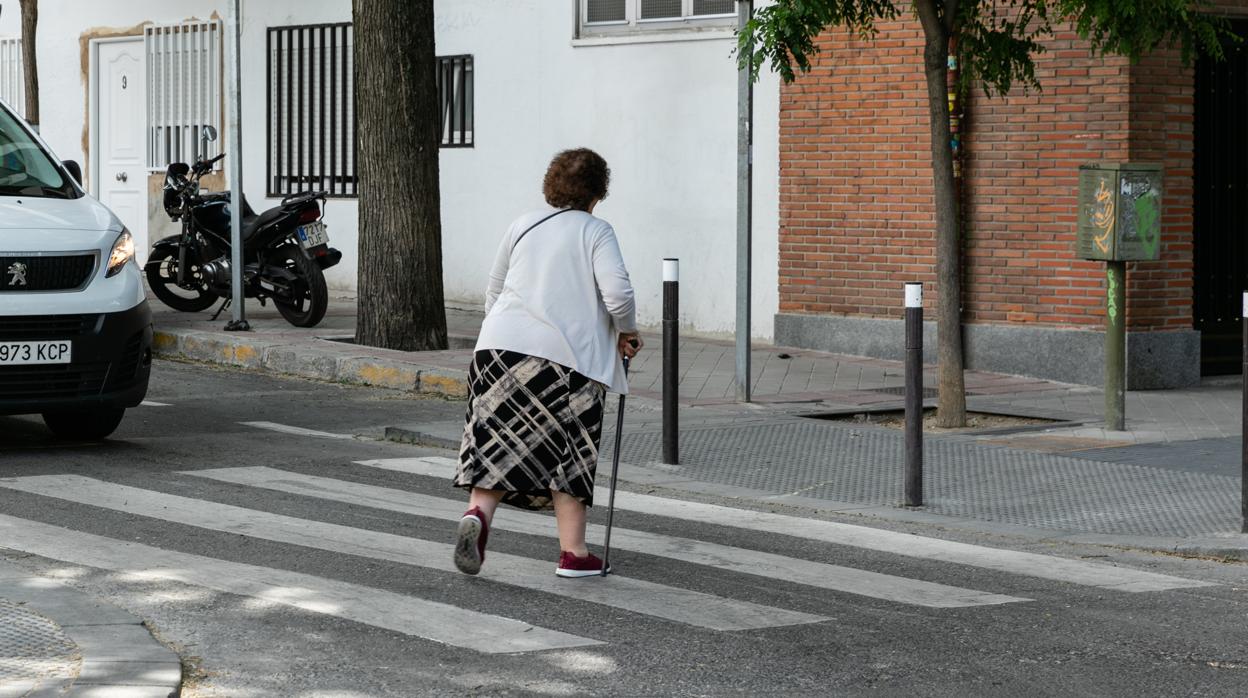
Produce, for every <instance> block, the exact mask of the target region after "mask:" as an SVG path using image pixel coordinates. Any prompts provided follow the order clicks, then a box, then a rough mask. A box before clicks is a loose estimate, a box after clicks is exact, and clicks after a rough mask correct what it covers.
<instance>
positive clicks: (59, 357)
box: [0, 340, 73, 366]
mask: <svg viewBox="0 0 1248 698" xmlns="http://www.w3.org/2000/svg"><path fill="white" fill-rule="evenodd" d="M72 349H73V343H72V342H70V341H68V340H66V341H58V342H0V366H21V365H31V364H67V363H69V361H70V355H71V351H72Z"/></svg>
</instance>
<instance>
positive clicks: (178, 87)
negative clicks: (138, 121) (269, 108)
mask: <svg viewBox="0 0 1248 698" xmlns="http://www.w3.org/2000/svg"><path fill="white" fill-rule="evenodd" d="M221 37H222V30H221V22H220V21H216V20H212V21H208V22H183V23H181V24H172V25H164V26H149V27H146V28H145V29H144V31H143V47H144V51H145V52H146V53H147V124H148V140H147V166H148V168H149V169H151V170H163V169H165V167H167V166H168V165H169V163H171V162H191V161H192V160H194V159H195V158H196V156H202V157H215V156H216V155H217V154H218V153H219V152H220V143H221V141H220V140H217V141H216V142H215V143H209V144H208V149H207V150H208V152H206V153H200V152H199V149H200V145H201V142H200V133H201V132H202V131H203V128H204V127H205V126H212V127H213V128H215V129H217V131H218V132H219V131H220V130H221V122H222V113H223V108H222V98H223V95H222V84H221V67H222V61H223V59H222V43H221Z"/></svg>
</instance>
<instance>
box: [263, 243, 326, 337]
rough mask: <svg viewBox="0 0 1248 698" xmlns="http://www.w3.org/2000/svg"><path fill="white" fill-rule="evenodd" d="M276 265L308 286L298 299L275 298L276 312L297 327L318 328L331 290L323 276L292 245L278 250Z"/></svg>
mask: <svg viewBox="0 0 1248 698" xmlns="http://www.w3.org/2000/svg"><path fill="white" fill-rule="evenodd" d="M277 263H278V264H281V265H283V266H285V267H286V268H287V269H289V270H290V271H291V272H293V273H294V274H295V276H298V277H299V278H300V279H303V280H304V282H305V283H304V289H303V293H302V294H301V295H300V296H299V297H298V298H292V299H283V298H277V297H274V298H273V305H276V306H277V312H279V313H281V314H282V317H284V318H286V322H289V323H290V324H292V325H294V326H295V327H315V326H316V325H317V323H319V322H320V321H321V319H322V318H324V317H325V311H326V310H328V309H329V290H328V289H327V288H326V287H325V274H324V272H322V271H321V268H320V267H319V266H317V264H316V262H314V261H312V260H310V259H308V257H307V255H305V254H303V252H302V251H301V250H299V249H298V248H296V247H295V246H293V245H283V246H281V247H279V248H277Z"/></svg>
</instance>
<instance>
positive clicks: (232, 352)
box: [152, 330, 468, 398]
mask: <svg viewBox="0 0 1248 698" xmlns="http://www.w3.org/2000/svg"><path fill="white" fill-rule="evenodd" d="M353 349H354V348H353V347H351V345H344V346H343V348H342V349H339V348H338V347H324V348H316V347H307V346H303V345H299V344H292V343H284V342H281V341H271V340H264V339H253V338H250V337H243V336H230V337H222V336H221V335H219V334H217V333H214V332H200V331H196V330H157V331H156V333H155V338H154V340H153V342H152V353H153V354H155V355H156V356H160V357H164V358H172V359H187V360H191V361H201V362H204V363H209V364H216V365H219V366H230V367H234V368H247V369H252V370H257V371H263V372H266V373H274V374H278V375H284V376H296V377H299V378H312V379H315V380H323V381H330V382H338V383H353V384H355V385H367V386H372V387H378V388H392V389H396V390H403V391H407V392H412V393H421V394H426V395H440V396H444V397H453V398H463V397H467V396H468V372H467V371H466V370H457V369H449V368H443V367H441V366H431V365H427V364H421V363H419V362H415V361H407V360H404V359H399V358H383V357H376V356H369V355H367V354H362V353H360V352H359V351H353Z"/></svg>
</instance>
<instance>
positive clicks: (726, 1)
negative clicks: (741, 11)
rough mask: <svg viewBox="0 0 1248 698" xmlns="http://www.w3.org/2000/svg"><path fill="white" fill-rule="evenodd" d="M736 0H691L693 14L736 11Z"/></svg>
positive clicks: (726, 13)
mask: <svg viewBox="0 0 1248 698" xmlns="http://www.w3.org/2000/svg"><path fill="white" fill-rule="evenodd" d="M736 5H737V3H736V0H693V14H694V15H730V14H734V13H736V11H737V7H736Z"/></svg>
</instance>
